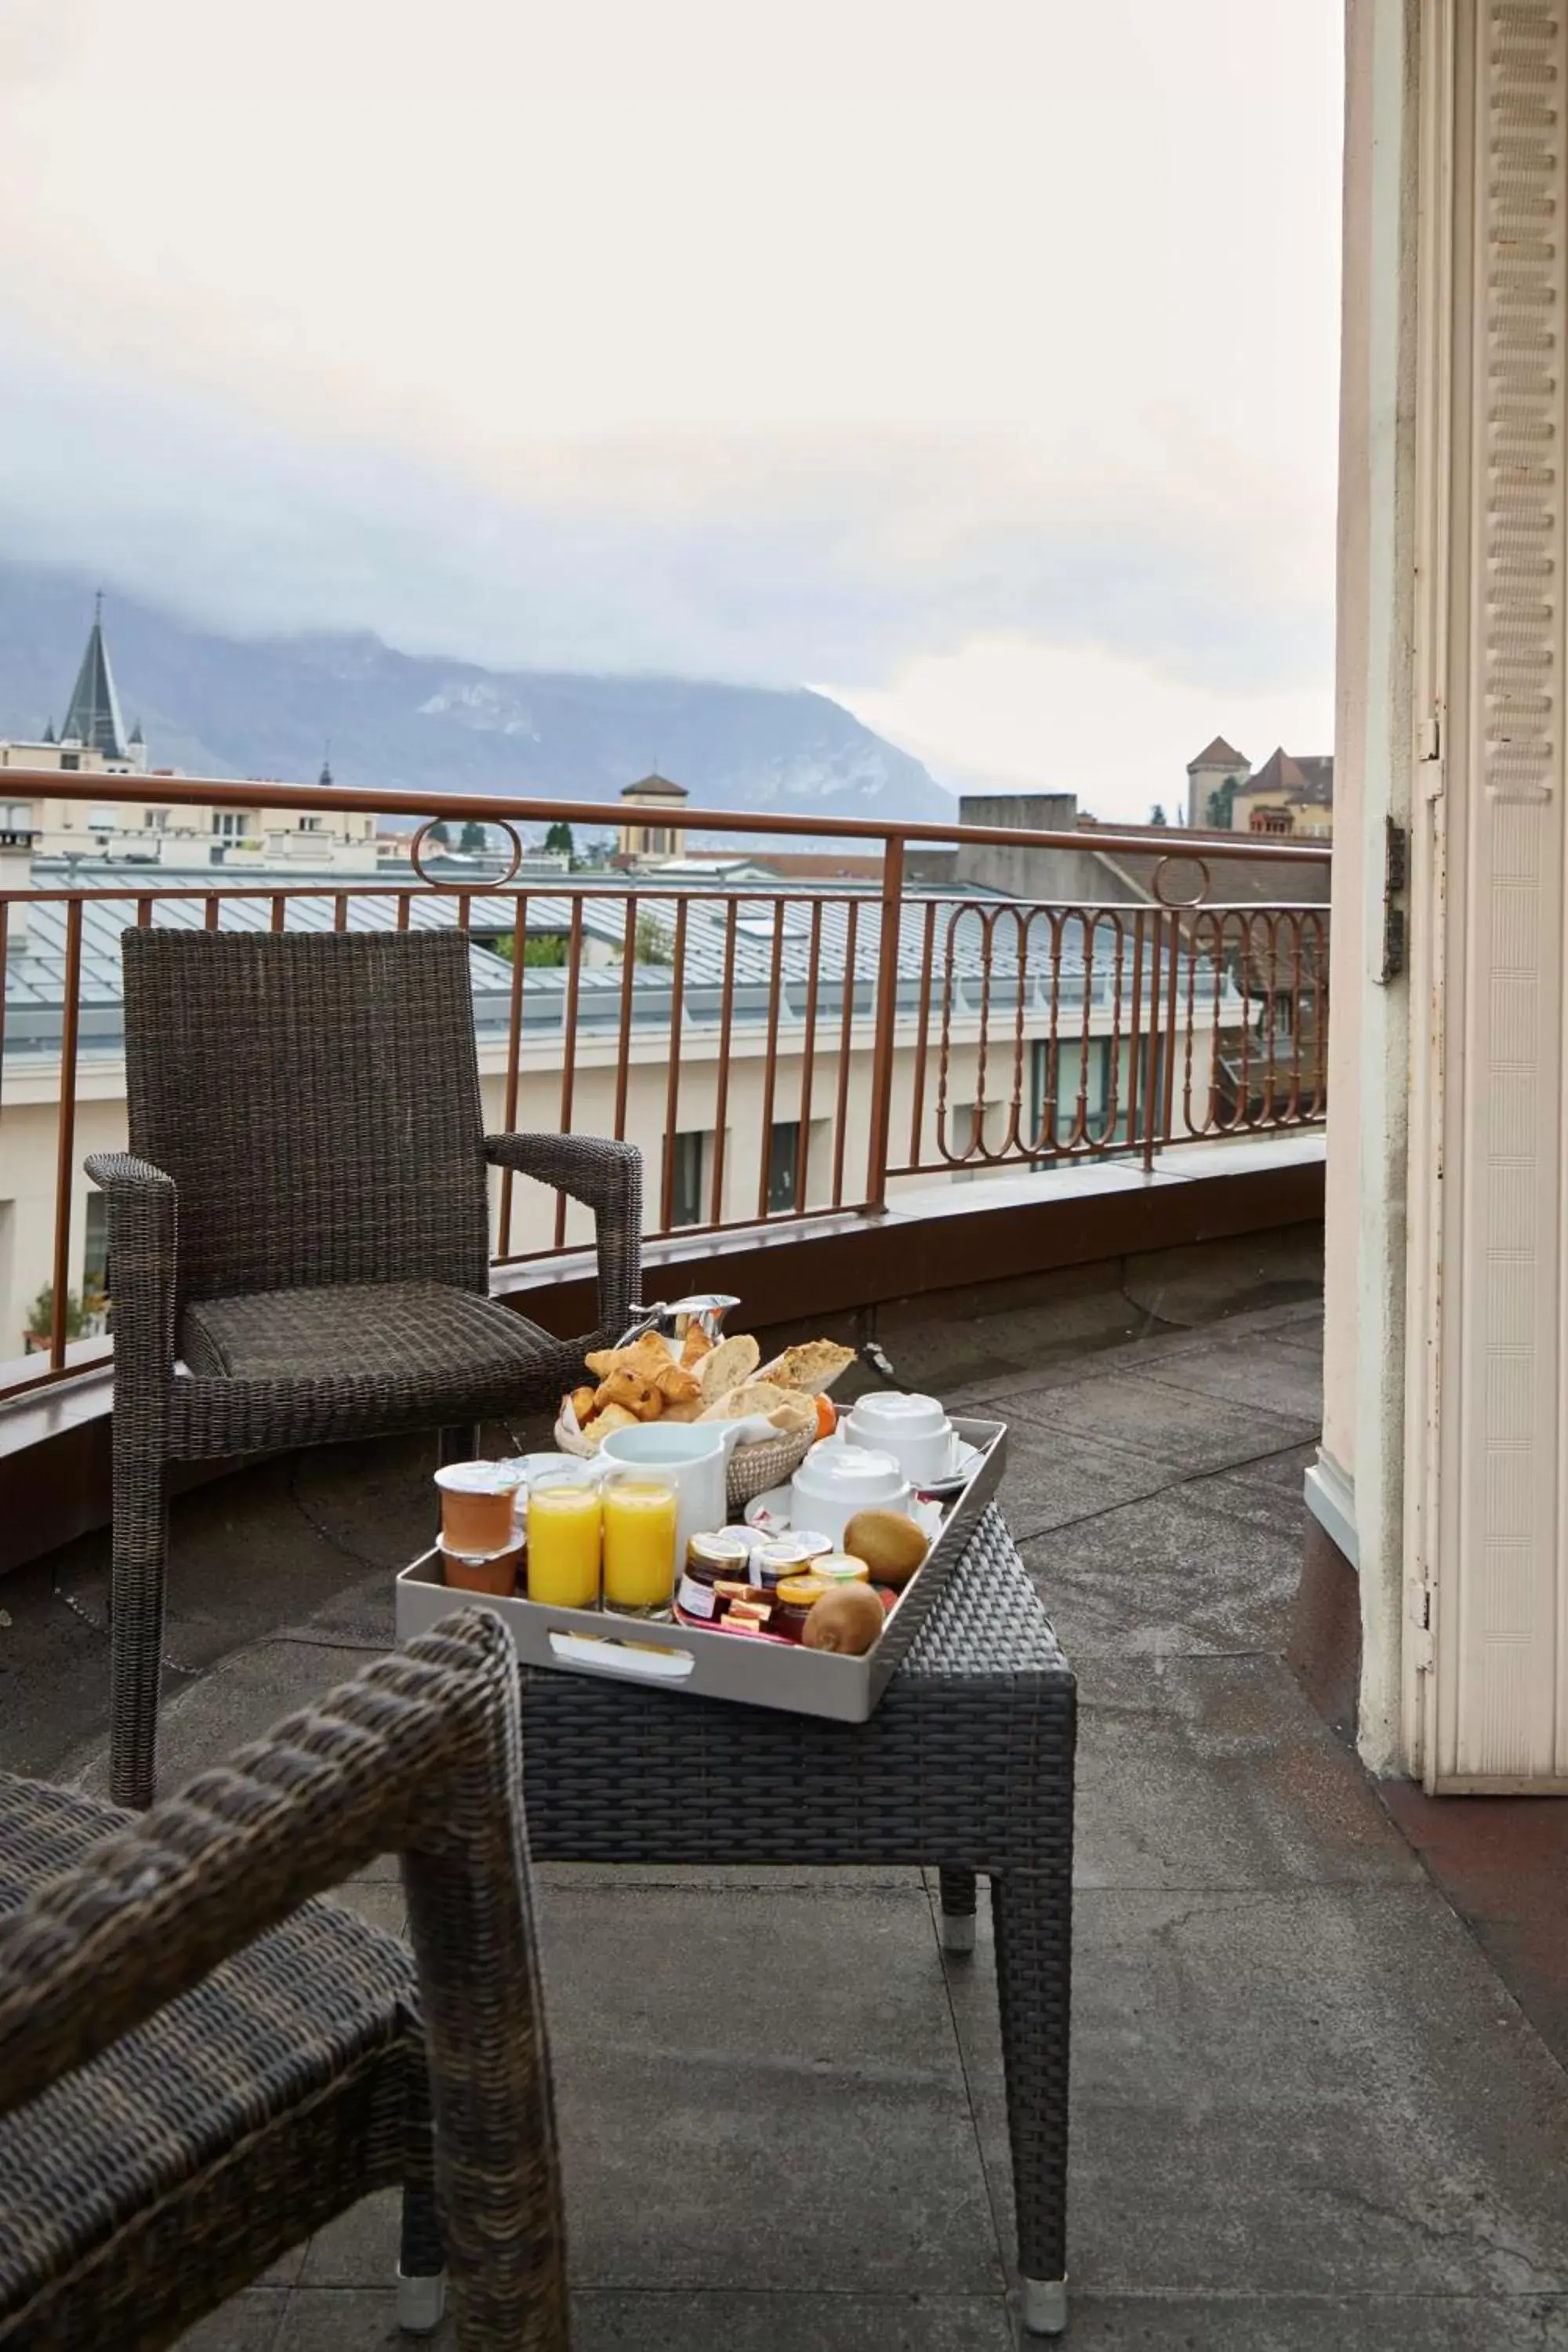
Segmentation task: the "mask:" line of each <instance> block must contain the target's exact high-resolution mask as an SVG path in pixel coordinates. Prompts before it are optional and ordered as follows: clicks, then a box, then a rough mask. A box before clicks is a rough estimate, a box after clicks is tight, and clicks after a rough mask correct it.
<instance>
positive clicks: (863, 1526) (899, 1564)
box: [844, 1511, 931, 1591]
mask: <svg viewBox="0 0 1568 2352" xmlns="http://www.w3.org/2000/svg"><path fill="white" fill-rule="evenodd" d="M844 1549H845V1550H846V1551H847V1552H849V1553H851V1554H852V1555H853V1557H854V1558H855V1559H863V1560H864V1561H865V1563H866V1565H867V1567H868V1569H869V1570H870V1571H871V1581H872V1583H873V1584H890V1585H891V1586H892V1587H893V1589H894V1591H902V1589H903V1587H904V1586H905V1585H906V1584H907V1583H908V1582H909V1580H910V1577H911V1576H912V1575H913V1574H914V1572H915V1570H916V1569H917V1568H919V1566H920V1565H921V1561H922V1560H923V1559H924V1558H925V1556H926V1554H927V1552H928V1551H929V1550H930V1549H931V1546H930V1544H929V1543H928V1542H927V1541H926V1538H925V1537H924V1535H923V1534H922V1533H921V1529H920V1528H917V1527H916V1525H915V1523H914V1521H913V1519H911V1518H910V1517H909V1515H908V1513H907V1512H904V1511H857V1512H856V1514H855V1517H853V1518H852V1519H851V1520H850V1522H849V1524H848V1526H847V1528H845V1530H844Z"/></svg>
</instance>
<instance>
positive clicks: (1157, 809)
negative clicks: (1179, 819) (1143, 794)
mask: <svg viewBox="0 0 1568 2352" xmlns="http://www.w3.org/2000/svg"><path fill="white" fill-rule="evenodd" d="M1149 822H1150V824H1169V823H1170V819H1169V817H1168V816H1167V815H1166V814H1165V805H1164V803H1163V801H1156V802H1155V803H1154V805H1153V807H1152V809H1151V810H1150V812H1149Z"/></svg>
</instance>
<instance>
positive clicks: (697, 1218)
mask: <svg viewBox="0 0 1568 2352" xmlns="http://www.w3.org/2000/svg"><path fill="white" fill-rule="evenodd" d="M712 1140H713V1139H712V1136H711V1135H710V1133H709V1132H708V1131H707V1130H706V1129H702V1128H697V1127H694V1128H689V1129H687V1130H686V1131H685V1133H683V1134H681V1135H678V1136H677V1137H676V1139H675V1155H674V1161H675V1164H674V1167H673V1170H672V1171H671V1181H670V1194H669V1222H670V1223H671V1224H672V1225H700V1224H703V1223H706V1222H707V1217H708V1197H707V1186H706V1183H705V1181H704V1179H705V1176H706V1173H707V1171H708V1168H709V1166H710V1158H709V1151H710V1146H711V1143H712Z"/></svg>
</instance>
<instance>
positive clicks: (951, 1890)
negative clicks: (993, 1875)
mask: <svg viewBox="0 0 1568 2352" xmlns="http://www.w3.org/2000/svg"><path fill="white" fill-rule="evenodd" d="M973 1949H974V1873H973V1871H972V1870H949V1869H948V1868H947V1866H946V1864H943V1866H942V1950H943V1951H944V1952H972V1951H973Z"/></svg>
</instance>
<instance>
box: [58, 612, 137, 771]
mask: <svg viewBox="0 0 1568 2352" xmlns="http://www.w3.org/2000/svg"><path fill="white" fill-rule="evenodd" d="M60 735H61V738H62V740H66V741H71V740H74V741H76V742H79V744H80V745H81V746H82V748H83V750H84V751H100V752H102V754H103V756H104V757H105V759H109V760H123V759H124V757H125V756H126V753H125V722H124V721H123V719H121V716H120V699H119V697H118V696H117V695H116V693H115V691H114V673H113V671H112V670H111V669H110V667H109V654H108V651H107V649H106V647H105V646H104V642H103V591H102V589H101V588H100V590H99V592H98V595H97V597H96V599H95V600H94V604H93V614H92V633H91V635H89V638H88V641H87V651H86V652H85V653H84V654H83V656H82V657H81V667H80V669H79V670H78V672H77V678H76V685H75V687H74V688H72V690H71V698H70V708H69V709H68V711H67V712H66V715H65V722H64V724H63V725H62V727H61V729H60Z"/></svg>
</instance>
